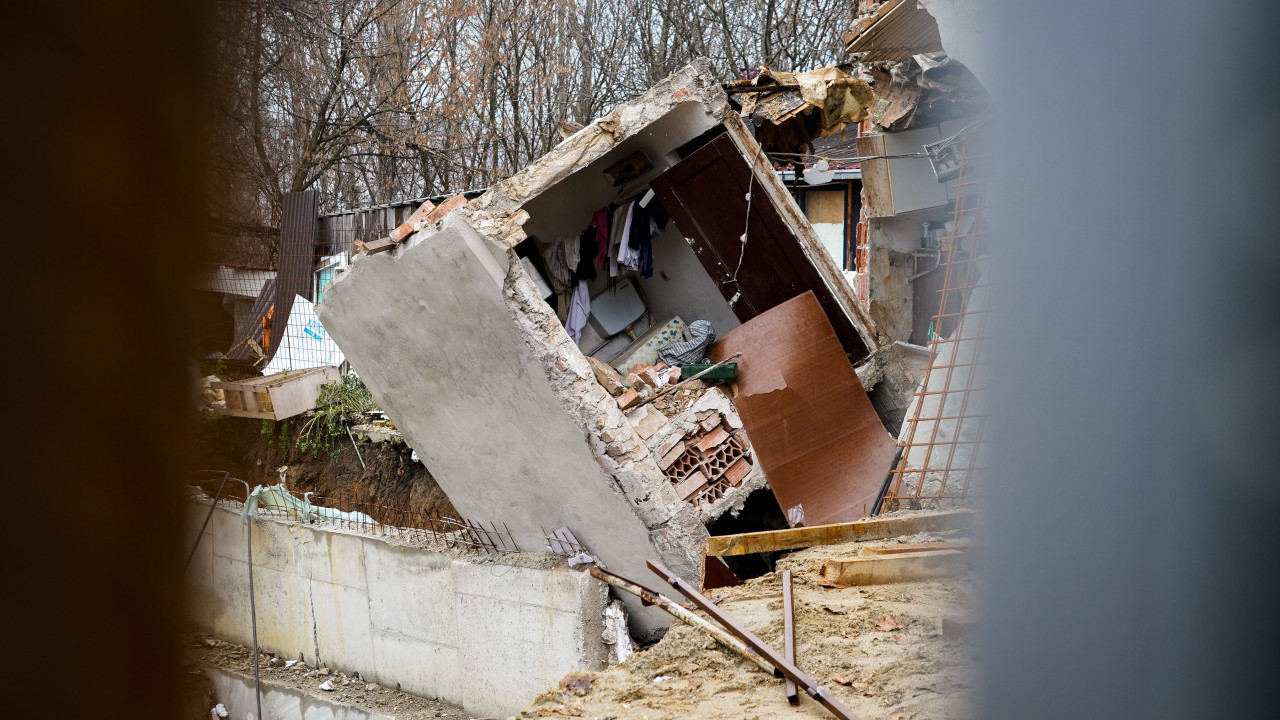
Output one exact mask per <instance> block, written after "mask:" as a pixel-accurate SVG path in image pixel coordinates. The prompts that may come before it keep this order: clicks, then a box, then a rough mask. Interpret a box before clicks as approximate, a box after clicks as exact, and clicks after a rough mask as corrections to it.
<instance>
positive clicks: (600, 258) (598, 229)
mask: <svg viewBox="0 0 1280 720" xmlns="http://www.w3.org/2000/svg"><path fill="white" fill-rule="evenodd" d="M591 231H595V235H596V248H597V250H596V266H597V267H604V260H605V258H606V257H608V256H609V208H607V207H602V208H600V209H599V210H597V211H595V212H594V213H592V214H591V224H589V225H587V232H591Z"/></svg>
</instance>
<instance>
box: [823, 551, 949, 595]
mask: <svg viewBox="0 0 1280 720" xmlns="http://www.w3.org/2000/svg"><path fill="white" fill-rule="evenodd" d="M968 569H969V558H968V555H967V554H965V553H963V552H960V551H959V550H933V551H929V552H917V553H904V554H902V555H883V556H871V557H863V556H861V555H855V556H851V557H842V558H832V559H830V560H827V561H826V562H824V563H823V564H822V573H821V577H820V579H819V580H818V584H819V585H825V586H828V587H850V586H861V585H888V584H890V583H899V582H912V581H916V580H933V579H936V578H944V577H956V576H959V575H963V574H964V573H966V572H967V571H968Z"/></svg>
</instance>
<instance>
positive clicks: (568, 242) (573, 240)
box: [560, 235, 582, 284]
mask: <svg viewBox="0 0 1280 720" xmlns="http://www.w3.org/2000/svg"><path fill="white" fill-rule="evenodd" d="M560 244H561V245H563V246H564V264H565V266H566V267H568V268H569V274H570V275H576V274H577V272H578V263H579V262H580V261H581V259H582V255H581V252H582V244H581V242H580V241H579V240H578V236H576V235H575V236H573V237H567V238H562V239H561V240H560ZM575 280H576V278H574V277H571V278H570V279H569V282H570V284H572V283H573V282H574V281H575Z"/></svg>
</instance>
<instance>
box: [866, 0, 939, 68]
mask: <svg viewBox="0 0 1280 720" xmlns="http://www.w3.org/2000/svg"><path fill="white" fill-rule="evenodd" d="M845 41H846V42H847V43H848V45H847V46H846V48H845V49H846V50H847V51H848V52H850V53H865V55H863V56H862V59H863V60H864V61H878V60H892V61H903V60H908V59H910V58H911V56H912V55H918V54H920V53H929V52H938V51H939V50H942V37H941V36H940V35H939V34H938V23H937V22H936V21H935V20H934V19H933V16H932V15H930V14H929V12H928V11H927V10H925V9H924V7H922V6H921V5H920V3H919V2H917V0H889V2H886V3H885V4H884V5H882V6H880V10H879V11H877V12H876V15H875V16H874V17H873V18H872V20H871V23H870V24H869V25H866V26H865V27H863V28H861V29H856V30H854V31H853V32H852V33H850V34H849V35H847V36H845Z"/></svg>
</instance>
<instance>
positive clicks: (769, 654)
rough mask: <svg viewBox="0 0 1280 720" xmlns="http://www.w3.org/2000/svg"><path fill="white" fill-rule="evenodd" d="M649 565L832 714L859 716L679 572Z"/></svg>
mask: <svg viewBox="0 0 1280 720" xmlns="http://www.w3.org/2000/svg"><path fill="white" fill-rule="evenodd" d="M646 564H647V565H648V566H649V569H650V570H652V571H654V572H655V573H657V575H658V577H660V578H662V579H663V580H665V581H666V582H667V584H668V585H670V586H671V587H673V588H675V589H676V590H679V591H680V593H681V594H683V595H684V596H685V597H687V598H689V599H690V600H692V601H693V604H694V605H697V606H698V607H699V608H701V609H702V611H703V612H705V613H706V614H708V615H710V616H711V617H712V618H714V619H715V620H716V621H717V622H719V623H720V624H721V625H723V626H725V627H726V628H728V629H729V632H731V633H733V634H734V635H736V636H738V638H740V639H741V640H742V641H743V642H745V643H746V644H747V646H748V647H750V648H751V649H752V650H755V651H756V652H758V653H760V655H761V656H762V657H763V658H765V659H766V660H768V661H769V662H770V663H772V664H773V665H774V666H775V667H777V668H778V669H779V670H781V671H782V674H783V675H786V676H787V677H788V678H791V679H792V680H794V681H795V683H796V685H799V686H800V687H803V688H804V691H805V692H807V693H809V696H810V697H812V698H813V699H814V700H817V701H818V702H819V703H820V704H821V705H822V706H823V707H825V708H826V709H828V710H830V711H831V714H832V715H835V716H836V717H838V718H840V720H857V717H858V716H857V715H854V714H853V713H852V712H850V710H849V708H846V707H845V706H844V705H843V704H842V703H841V702H840V701H839V700H837V699H835V698H834V697H833V696H832V695H831V693H829V692H827V691H826V690H825V689H823V688H822V686H820V685H818V683H817V682H815V681H814V679H813V678H811V677H809V676H808V675H806V674H805V673H804V672H803V671H801V670H800V668H798V667H796V666H795V664H794V663H792V662H791V661H789V660H787V659H786V658H785V657H783V656H781V655H779V654H778V651H776V650H774V649H773V648H771V647H769V646H768V645H767V644H766V643H765V642H764V641H763V640H761V639H760V638H758V637H756V635H755V633H753V632H751V631H750V630H748V629H746V628H745V627H743V626H742V625H739V624H738V622H737V621H736V620H734V619H733V618H731V617H729V616H728V615H727V614H725V612H724V611H723V610H721V609H720V608H718V607H716V606H715V604H714V603H712V602H711V601H710V600H708V599H707V598H705V597H703V595H702V593H700V592H698V591H697V589H695V588H694V587H693V586H691V585H689V583H687V582H685V581H684V580H682V579H680V577H679V576H678V575H676V574H675V573H673V572H671V571H670V570H668V569H667V567H666V566H665V565H663V564H662V563H661V562H658V561H657V560H649V561H648V562H647V563H646Z"/></svg>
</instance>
